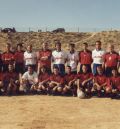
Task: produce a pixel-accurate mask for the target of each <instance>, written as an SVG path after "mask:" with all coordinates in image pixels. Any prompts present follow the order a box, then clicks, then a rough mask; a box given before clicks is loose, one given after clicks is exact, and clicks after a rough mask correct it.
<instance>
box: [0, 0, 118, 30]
mask: <svg viewBox="0 0 120 129" xmlns="http://www.w3.org/2000/svg"><path fill="white" fill-rule="evenodd" d="M0 26H3V27H5V26H6V27H7V26H15V27H20V28H22V27H68V28H71V27H82V28H120V0H0Z"/></svg>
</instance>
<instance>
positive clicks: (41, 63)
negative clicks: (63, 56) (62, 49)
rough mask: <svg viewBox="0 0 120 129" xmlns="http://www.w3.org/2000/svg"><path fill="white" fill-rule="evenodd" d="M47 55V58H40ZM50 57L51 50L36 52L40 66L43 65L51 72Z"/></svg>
mask: <svg viewBox="0 0 120 129" xmlns="http://www.w3.org/2000/svg"><path fill="white" fill-rule="evenodd" d="M44 57H48V59H47V60H42V58H44ZM51 57H52V52H51V50H46V51H44V50H41V51H39V52H38V65H39V66H40V68H41V67H43V66H45V67H46V69H47V72H48V73H51Z"/></svg>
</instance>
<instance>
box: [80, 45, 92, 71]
mask: <svg viewBox="0 0 120 129" xmlns="http://www.w3.org/2000/svg"><path fill="white" fill-rule="evenodd" d="M79 60H80V72H81V73H82V66H83V65H86V66H87V67H88V72H89V73H91V72H92V70H91V64H92V52H91V51H90V50H88V44H87V43H83V50H82V51H80V54H79Z"/></svg>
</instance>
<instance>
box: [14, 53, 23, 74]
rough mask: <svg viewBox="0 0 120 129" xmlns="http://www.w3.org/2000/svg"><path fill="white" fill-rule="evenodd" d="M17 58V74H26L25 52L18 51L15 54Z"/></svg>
mask: <svg viewBox="0 0 120 129" xmlns="http://www.w3.org/2000/svg"><path fill="white" fill-rule="evenodd" d="M14 58H15V71H16V72H17V73H22V74H23V72H24V52H23V51H21V52H19V51H16V52H15V54H14Z"/></svg>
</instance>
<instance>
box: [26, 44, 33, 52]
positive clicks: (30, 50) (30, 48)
mask: <svg viewBox="0 0 120 129" xmlns="http://www.w3.org/2000/svg"><path fill="white" fill-rule="evenodd" d="M27 51H28V52H32V45H31V44H29V45H28V46H27Z"/></svg>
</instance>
